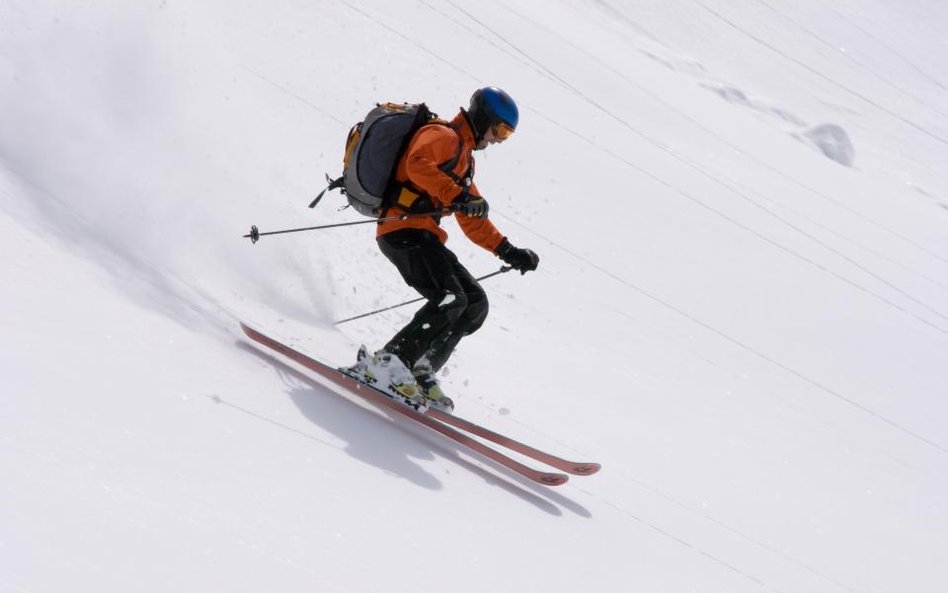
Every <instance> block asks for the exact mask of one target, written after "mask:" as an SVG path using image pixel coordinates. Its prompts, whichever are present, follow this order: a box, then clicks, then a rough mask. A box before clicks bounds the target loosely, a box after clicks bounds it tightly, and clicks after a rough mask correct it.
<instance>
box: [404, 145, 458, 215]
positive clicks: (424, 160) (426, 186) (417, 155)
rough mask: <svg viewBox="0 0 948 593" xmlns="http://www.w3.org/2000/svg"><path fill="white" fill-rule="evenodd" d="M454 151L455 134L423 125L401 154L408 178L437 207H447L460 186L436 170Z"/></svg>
mask: <svg viewBox="0 0 948 593" xmlns="http://www.w3.org/2000/svg"><path fill="white" fill-rule="evenodd" d="M457 152H458V137H457V134H455V133H454V132H453V131H452V130H450V129H448V128H446V127H444V126H428V127H426V128H423V129H422V130H421V131H420V132H419V133H418V134H417V135H416V136H415V138H414V139H413V140H412V141H411V144H409V145H408V151H407V152H406V154H405V159H406V172H407V175H408V180H409V181H410V182H411V183H412V185H414V186H415V187H417V188H418V189H420V190H423V191H424V192H425V193H427V194H428V195H429V196H431V197H432V199H434V200H435V201H437V202H440V206H448V205H449V204H451V202H452V201H454V199H455V198H456V197H458V196H459V195H460V194H461V192H462V191H463V188H462V187H461V186H460V185H458V184H457V183H456V182H455V181H454V179H452V178H451V177H450V176H449V175H446V174H445V173H444V171H442V170H441V169H439V168H438V167H439V166H440V165H443V164H444V163H446V162H448V161H450V160H451V159H452V158H454V155H455V154H457Z"/></svg>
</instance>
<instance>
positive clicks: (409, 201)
mask: <svg viewBox="0 0 948 593" xmlns="http://www.w3.org/2000/svg"><path fill="white" fill-rule="evenodd" d="M431 124H434V125H441V126H447V127H449V128H451V129H452V130H454V132H455V135H456V136H457V139H458V148H457V151H455V153H454V156H453V157H451V158H450V159H449V160H447V161H446V162H444V163H441V164H440V165H438V170H440V171H441V172H442V173H444V174H445V175H447V176H448V177H450V178H451V179H452V180H454V182H455V183H457V184H458V185H459V186H461V187H462V188H466V187H467V186H468V185H470V179H471V177H473V170H474V166H473V160H472V164H471V166H470V167H468V170H467V171H466V172H465V173H464V176H463V177H459V176H458V175H457V174H455V172H454V168H455V167H456V166H457V164H458V161H459V160H461V149H462V148H463V147H464V142H463V141H462V140H461V135H460V134H458V133H457V130H455V129H454V127H453V126H451V125H450V124H449V123H448V122H446V121H444V120H435V121H432V122H431ZM431 124H429V125H431ZM393 205H398V206H399V207H401V208H404V209H405V210H407V211H408V212H411V211H412V210H414V211H416V212H427V211H430V210H432V209H433V208H434V204H432V202H431V197H430V196H428V195H427V194H426V193H425V192H424V191H422V190H421V189H420V188H418V187H415V186H414V185H413V184H411V183H402V184H399V191H398V195H397V196H396V198H395V200H394V204H393ZM387 213H388V209H386V210H385V211H384V212H383V213H382V216H383V217H384V216H385V215H386V214H387ZM434 218H435V219H436V220H438V219H440V218H441V216H440V215H434Z"/></svg>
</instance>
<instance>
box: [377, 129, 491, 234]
mask: <svg viewBox="0 0 948 593" xmlns="http://www.w3.org/2000/svg"><path fill="white" fill-rule="evenodd" d="M459 137H460V140H461V152H460V155H459V156H458V162H457V164H455V166H454V169H452V172H453V173H454V175H455V176H457V177H464V175H465V174H466V173H467V172H468V168H469V167H473V166H474V155H473V154H472V151H473V150H474V146H475V141H474V132H473V130H471V125H470V124H469V123H468V121H467V117H465V116H464V114H463V113H458V114H457V115H456V116H454V119H452V120H451V122H450V127H448V126H445V125H441V124H431V125H426V126H424V127H422V128H421V129H420V130H419V131H418V132H417V133H416V134H415V136H414V138H412V140H411V142H409V144H408V149H407V150H406V151H405V154H403V155H402V158H401V160H400V161H399V162H398V168H397V170H396V172H395V180H396V181H398V182H399V183H403V184H408V185H410V186H411V187H413V188H415V189H417V190H420V191H422V192H424V193H425V194H427V195H428V196H429V197H430V198H431V203H432V206H433V208H432V209H433V210H439V209H444V208H449V207H450V206H451V202H453V201H454V200H455V199H456V198H457V197H458V196H460V195H461V193H462V192H463V191H464V188H463V187H462V186H460V185H458V183H457V182H456V181H455V180H454V179H453V178H452V177H451V176H450V175H447V174H446V173H444V172H443V171H441V170H440V169H439V168H438V167H439V166H440V165H444V164H445V163H448V162H449V161H450V160H451V159H453V158H454V156H455V155H456V154H458V138H459ZM467 191H468V193H470V194H472V195H475V196H479V195H480V194H479V193H478V191H477V187H476V186H475V185H474V184H473V183H471V185H470V186H469V187H468V188H467ZM402 196H403V199H402V200H400V201H399V202H397V203H396V204H394V205H393V206H392V207H391V208H389V210H388V213H387V216H398V215H399V214H403V213H406V212H407V211H408V207H409V206H411V202H412V201H413V200H414V197H415V195H414V194H410V193H406V192H403V194H402ZM451 214H454V213H446V214H445V215H444V216H450V215H451ZM438 218H439V217H432V216H420V217H417V218H409V219H407V220H392V221H386V222H380V223H379V224H378V230H377V231H376V236H377V237H381V236H382V235H386V234H388V233H391V232H394V231H397V230H400V229H423V230H426V231H430V232H431V233H434V234H435V235H437V237H438V239H440V240H441V242H442V243H444V242H445V241H447V239H448V233H446V232H445V231H444V229H442V228H441V223H440V220H439V219H438ZM457 220H458V224H459V225H460V226H461V230H462V231H464V234H465V235H467V237H468V239H470V240H471V241H473V242H474V243H476V244H478V245H480V246H481V247H483V248H484V249H487V250H488V251H490V252H493V251H494V250H495V249H497V246H498V245H500V243H501V241H503V240H504V236H503V235H501V234H500V231H498V230H497V228H496V227H495V226H494V224H493V223H492V222H491V221H490V220H489V219H487V218H475V217H473V216H468V215H466V214H463V213H461V212H458V213H457Z"/></svg>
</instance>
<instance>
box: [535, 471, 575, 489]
mask: <svg viewBox="0 0 948 593" xmlns="http://www.w3.org/2000/svg"><path fill="white" fill-rule="evenodd" d="M567 481H569V476H567V475H566V474H547V473H545V474H543V475H542V476H540V482H541V483H542V484H546V485H547V486H561V485H563V484H565V483H566V482H567Z"/></svg>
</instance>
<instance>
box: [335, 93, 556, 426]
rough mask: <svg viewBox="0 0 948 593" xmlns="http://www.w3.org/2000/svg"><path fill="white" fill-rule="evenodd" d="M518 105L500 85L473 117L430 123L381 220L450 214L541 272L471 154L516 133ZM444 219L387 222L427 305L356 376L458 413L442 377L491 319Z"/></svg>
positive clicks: (484, 96)
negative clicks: (514, 236) (452, 246)
mask: <svg viewBox="0 0 948 593" xmlns="http://www.w3.org/2000/svg"><path fill="white" fill-rule="evenodd" d="M518 119H519V112H518V109H517V105H516V103H514V101H513V99H511V98H510V96H509V95H508V94H507V93H505V92H504V91H502V90H500V89H498V88H496V87H485V88H481V89H478V90H477V91H475V92H474V95H473V96H472V97H471V102H470V106H469V107H468V109H467V110H465V109H463V108H461V109H460V112H459V113H458V114H457V115H456V116H454V118H453V119H452V120H451V121H450V122H447V123H448V125H444V124H443V123H441V124H438V123H435V124H428V125H425V126H423V127H422V128H421V129H420V130H419V131H418V132H417V133H416V134H415V135H414V136H413V137H412V139H411V141H410V142H409V144H408V148H407V150H406V151H405V153H404V154H403V155H402V157H401V159H400V160H399V162H398V166H397V169H396V175H395V179H396V181H397V182H398V184H399V187H400V190H399V191H400V193H399V195H398V199H397V200H396V202H395V203H394V204H393V205H392V206H391V207H390V208H389V210H388V211H387V212H383V214H382V216H381V218H385V217H390V216H397V215H399V214H404V213H413V212H431V211H439V210H440V211H442V212H443V213H444V215H446V216H450V215H451V214H456V215H457V221H458V224H459V225H460V227H461V230H462V231H464V234H465V235H466V236H467V237H468V239H470V240H471V241H473V242H474V243H476V244H477V245H480V246H481V247H483V248H484V249H486V250H488V251H490V252H491V253H494V254H495V255H497V256H498V257H499V258H500V259H501V260H503V261H504V263H506V264H508V265H510V266H511V267H513V268H514V269H516V270H518V271H519V272H520V273H521V274H525V273H526V272H527V271H530V270H535V269H536V268H537V265H538V263H539V261H540V260H539V257H537V254H536V253H534V252H533V251H531V250H529V249H520V248H518V247H514V246H513V245H512V244H511V243H510V241H509V240H507V238H506V237H505V236H504V235H502V234H501V233H500V231H498V230H497V228H496V227H495V226H494V224H493V223H492V222H491V221H490V219H489V218H488V211H489V207H488V203H487V200H485V199H484V197H483V196H482V195H481V194H480V192H478V190H477V187H476V186H475V185H474V182H473V177H474V156H473V151H475V150H483V149H485V148H487V147H488V146H490V145H491V144H498V143H501V142H504V141H505V140H506V139H507V138H509V137H510V135H511V134H513V132H514V130H515V129H516V128H517V120H518ZM440 219H441V215H434V216H430V217H428V216H425V217H420V218H409V219H405V220H394V221H393V220H388V221H385V222H380V223H379V224H378V231H377V233H376V239H377V242H378V245H379V248H380V249H381V251H382V253H383V254H385V256H386V257H387V258H388V259H389V260H390V261H391V262H392V263H393V264H395V267H396V268H397V269H398V271H399V272H400V273H401V275H402V278H403V279H404V280H405V282H406V283H407V284H408V285H409V286H411V287H412V288H414V289H415V290H416V291H418V292H419V293H421V295H422V296H423V297H424V298H425V299H427V302H426V303H425V304H424V306H422V307H421V309H419V310H418V312H417V313H415V316H414V317H413V318H412V320H411V321H410V322H409V323H408V325H406V326H405V327H404V328H402V329H401V330H400V331H399V332H398V333H397V334H395V336H394V337H393V338H392V339H391V340H389V342H388V343H387V344H386V345H385V347H384V348H383V349H382V350H379V351H378V352H376V353H375V354H374V355H373V356H371V357H370V356H368V353H367V351H366V350H365V348H364V347H363V349H361V350H360V352H359V357H358V362H357V364H356V366H355V367H353V368H352V371H355V372H356V373H358V374H361V375H363V376H364V377H365V378H367V379H369V380H370V381H372V382H376V381H384V382H386V383H387V384H388V386H389V388H390V389H391V390H393V391H394V392H396V393H398V394H400V395H401V396H402V397H404V398H405V399H406V400H408V402H409V403H414V404H419V403H424V402H425V401H427V403H428V405H431V406H434V407H437V408H440V409H444V410H447V411H451V410H452V409H453V408H454V403H453V402H452V401H451V398H449V397H448V396H447V395H445V393H444V391H443V390H442V389H441V387H440V385H439V383H438V379H437V378H436V376H435V373H437V372H438V371H439V370H440V369H441V368H442V367H443V366H444V364H445V362H447V360H448V357H449V356H450V355H451V352H452V351H453V350H454V348H455V346H457V344H458V342H459V341H460V340H461V338H462V337H464V336H466V335H469V334H472V333H474V332H475V331H477V329H478V328H480V327H481V325H482V324H483V323H484V320H485V319H486V318H487V309H488V303H487V295H486V294H485V292H484V290H483V289H482V288H481V286H480V284H478V282H477V280H475V279H474V277H473V276H472V275H471V273H470V272H468V271H467V269H466V268H465V267H464V266H463V265H461V263H460V262H459V261H458V258H457V256H456V255H455V254H454V253H453V252H451V251H450V250H449V249H448V248H447V247H445V245H444V243H445V241H446V240H447V237H448V235H447V233H446V232H445V231H444V230H443V229H442V228H441V225H440Z"/></svg>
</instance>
